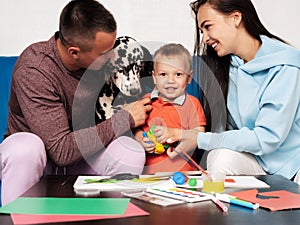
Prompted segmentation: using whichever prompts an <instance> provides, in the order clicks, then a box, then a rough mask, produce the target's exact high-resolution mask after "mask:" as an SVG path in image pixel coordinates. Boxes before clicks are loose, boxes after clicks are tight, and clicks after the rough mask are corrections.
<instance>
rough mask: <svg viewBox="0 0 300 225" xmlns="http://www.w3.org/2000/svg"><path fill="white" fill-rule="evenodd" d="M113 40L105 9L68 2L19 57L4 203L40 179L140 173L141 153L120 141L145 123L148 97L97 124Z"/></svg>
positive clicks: (79, 0) (2, 148)
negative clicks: (45, 35) (54, 27)
mask: <svg viewBox="0 0 300 225" xmlns="http://www.w3.org/2000/svg"><path fill="white" fill-rule="evenodd" d="M115 39H116V22H115V20H114V18H113V16H112V15H111V13H110V12H109V11H107V9H105V8H104V7H103V6H102V5H101V4H100V3H99V2H97V1H95V0H73V1H71V2H69V3H68V4H67V5H66V6H65V8H64V9H63V11H62V13H61V15H60V24H59V32H56V33H55V35H54V36H53V37H51V39H49V40H48V41H45V42H39V43H35V44H33V45H31V46H29V47H28V48H27V49H25V51H24V52H23V53H22V54H21V55H20V57H19V59H18V61H17V63H16V65H15V68H14V72H13V79H12V86H11V96H10V102H9V117H8V129H7V133H6V135H5V137H6V139H5V140H4V141H3V143H2V144H1V145H0V153H1V157H2V162H1V165H2V174H1V175H2V177H1V181H2V203H3V204H7V203H8V202H10V201H12V200H14V199H15V198H17V197H18V196H20V195H21V194H22V193H23V192H24V191H26V190H27V189H28V188H30V187H31V186H32V185H34V184H35V183H37V182H38V180H39V179H40V177H41V176H42V175H43V174H102V175H112V174H116V173H121V172H131V173H141V172H142V170H143V165H144V162H145V154H144V150H143V148H142V147H141V145H140V144H138V143H137V142H136V141H134V140H133V139H131V138H129V137H125V136H121V135H122V134H123V133H124V132H126V131H127V130H130V129H131V128H134V127H137V126H139V125H141V124H143V123H144V122H145V119H146V117H147V116H146V115H147V114H146V113H147V112H148V111H150V110H151V106H150V105H148V104H149V103H150V99H143V100H141V101H138V102H135V103H131V104H128V105H126V106H124V107H123V110H121V111H119V112H118V113H116V114H115V115H113V116H112V117H111V118H110V119H108V120H106V121H104V122H102V123H100V124H97V125H96V124H95V122H94V121H95V120H94V119H95V118H94V117H93V116H94V115H95V112H94V110H95V109H94V107H95V101H96V96H97V94H98V92H99V90H100V86H101V81H103V79H104V78H103V76H101V74H100V73H99V72H98V70H99V69H100V68H101V66H102V65H103V64H104V63H105V62H106V61H107V59H108V58H109V56H110V49H111V48H112V47H113V45H114V42H115ZM90 115H93V116H90ZM124 146H125V147H124ZM128 146H130V148H129V149H128Z"/></svg>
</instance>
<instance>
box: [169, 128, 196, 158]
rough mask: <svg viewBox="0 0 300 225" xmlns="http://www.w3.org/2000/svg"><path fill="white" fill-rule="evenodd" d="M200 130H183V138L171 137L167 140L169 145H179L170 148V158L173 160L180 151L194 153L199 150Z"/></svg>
mask: <svg viewBox="0 0 300 225" xmlns="http://www.w3.org/2000/svg"><path fill="white" fill-rule="evenodd" d="M198 133H199V130H197V129H190V130H181V136H180V137H179V138H178V137H177V136H173V137H170V138H169V139H167V143H168V144H172V143H174V142H177V141H178V145H177V146H176V147H175V149H174V148H169V149H168V151H167V154H168V156H169V157H170V158H171V159H173V158H175V157H176V156H177V152H180V151H185V152H189V151H194V150H195V149H196V148H197V146H198V145H197V138H198Z"/></svg>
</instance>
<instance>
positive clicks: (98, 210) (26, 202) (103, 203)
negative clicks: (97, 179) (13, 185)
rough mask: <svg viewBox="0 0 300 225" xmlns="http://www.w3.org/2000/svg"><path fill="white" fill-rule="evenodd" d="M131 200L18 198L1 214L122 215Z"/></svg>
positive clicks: (4, 208) (5, 207) (2, 209)
mask: <svg viewBox="0 0 300 225" xmlns="http://www.w3.org/2000/svg"><path fill="white" fill-rule="evenodd" d="M129 200H130V199H129V198H51V197H49V198H17V199H16V200H15V201H13V202H11V203H8V204H7V205H5V206H3V207H2V208H0V213H7V214H64V215H74V214H76V215H122V214H124V212H125V210H126V208H127V206H128V203H129Z"/></svg>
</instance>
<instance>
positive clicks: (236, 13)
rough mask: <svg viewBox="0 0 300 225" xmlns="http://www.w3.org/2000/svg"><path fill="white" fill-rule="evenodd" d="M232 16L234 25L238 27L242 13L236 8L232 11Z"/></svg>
mask: <svg viewBox="0 0 300 225" xmlns="http://www.w3.org/2000/svg"><path fill="white" fill-rule="evenodd" d="M232 18H233V20H234V24H235V26H236V27H238V26H239V25H240V24H241V22H242V18H243V15H242V13H241V12H240V11H237V10H236V11H234V12H233V13H232Z"/></svg>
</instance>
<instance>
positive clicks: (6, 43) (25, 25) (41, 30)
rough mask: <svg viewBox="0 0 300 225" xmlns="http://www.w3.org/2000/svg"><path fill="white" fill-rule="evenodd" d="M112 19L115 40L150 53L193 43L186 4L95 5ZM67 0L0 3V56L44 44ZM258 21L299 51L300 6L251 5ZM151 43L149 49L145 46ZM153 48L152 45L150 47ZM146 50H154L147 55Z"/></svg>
mask: <svg viewBox="0 0 300 225" xmlns="http://www.w3.org/2000/svg"><path fill="white" fill-rule="evenodd" d="M99 1H100V2H102V3H103V5H104V6H106V8H108V9H109V10H110V11H111V12H112V13H113V15H114V16H115V18H116V20H117V23H118V35H119V36H120V35H129V36H132V37H134V38H136V39H137V40H138V41H140V42H141V43H144V44H146V46H147V47H150V50H151V51H153V50H154V49H155V48H156V46H155V44H157V45H160V44H161V43H165V42H179V43H182V44H183V45H185V46H186V47H187V48H188V49H189V50H190V51H192V49H193V42H194V21H193V18H192V17H191V12H190V9H189V6H188V4H189V2H191V1H192V0H99ZM67 2H68V0H24V1H20V0H0V21H1V22H0V28H1V29H0V55H19V54H20V53H21V52H22V51H23V50H24V48H25V47H27V46H28V45H29V44H31V43H33V42H36V41H40V40H47V39H49V38H50V36H51V35H53V34H54V32H55V31H56V30H57V28H58V20H59V14H60V12H61V10H62V8H63V7H64V6H65V4H66V3H67ZM253 2H254V4H255V6H256V8H257V11H258V13H259V15H260V18H261V20H262V22H263V23H264V24H265V25H266V27H267V28H268V29H269V30H270V31H271V32H273V33H275V34H277V35H279V36H280V37H283V38H284V39H286V40H288V41H290V43H292V44H294V45H295V46H296V47H297V48H300V29H299V28H298V26H297V23H298V21H299V20H300V13H299V12H298V9H299V6H300V1H298V0H288V4H287V2H285V4H283V2H282V1H279V0H253ZM147 43H151V44H147ZM153 44H154V45H153ZM151 47H153V48H154V49H153V50H152V49H151Z"/></svg>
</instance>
